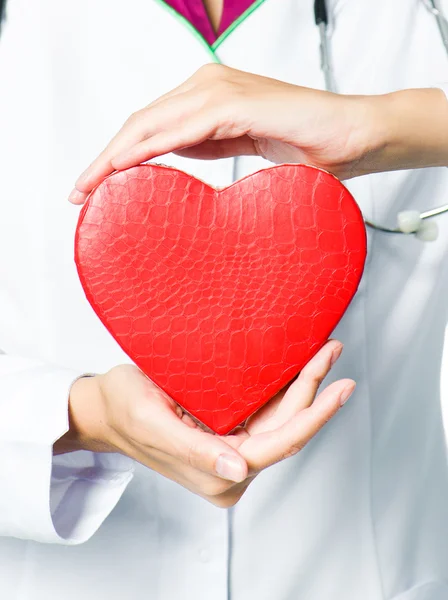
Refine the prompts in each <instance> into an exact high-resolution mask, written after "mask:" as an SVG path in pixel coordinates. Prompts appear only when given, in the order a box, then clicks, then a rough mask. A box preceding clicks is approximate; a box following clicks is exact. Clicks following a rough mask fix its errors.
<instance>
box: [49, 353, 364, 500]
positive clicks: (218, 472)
mask: <svg viewBox="0 0 448 600" xmlns="http://www.w3.org/2000/svg"><path fill="white" fill-rule="evenodd" d="M341 350H342V345H341V344H340V343H339V342H336V341H331V342H328V343H327V344H326V345H325V346H324V347H323V348H322V349H321V350H320V352H318V353H317V354H316V356H315V357H314V358H313V359H312V360H311V361H310V362H309V363H308V364H307V365H306V366H305V367H304V369H303V370H302V372H301V373H300V375H299V376H298V378H297V379H296V380H295V381H294V382H293V383H292V384H291V385H290V387H289V388H288V389H287V391H286V392H285V391H282V392H280V393H279V394H277V396H276V397H274V398H273V399H272V400H270V401H269V402H268V403H267V404H265V405H264V406H263V407H262V408H261V409H260V410H259V411H258V412H257V413H255V414H254V415H253V416H252V417H251V418H249V419H248V420H247V421H246V423H245V425H244V427H239V428H237V429H236V430H235V431H234V432H232V433H231V434H229V435H226V436H218V435H214V434H212V433H208V432H205V431H203V430H202V429H201V428H200V427H198V426H197V425H196V423H195V422H194V421H193V420H192V419H191V417H189V416H188V415H186V414H183V412H182V410H181V409H180V408H179V406H178V405H177V404H176V403H175V402H174V401H173V400H171V398H169V397H168V396H167V395H166V394H165V393H164V392H163V391H162V390H160V389H159V388H158V387H157V386H155V385H154V384H153V383H152V382H151V381H150V380H149V379H148V378H147V377H146V376H145V375H143V373H142V372H141V371H140V370H139V369H137V367H134V366H132V365H123V366H119V367H115V368H114V369H112V370H111V371H109V372H108V373H106V374H105V375H100V376H97V377H92V378H84V379H79V380H78V381H77V382H76V383H75V384H74V385H73V387H72V391H71V394H70V430H69V432H68V433H67V434H66V435H65V436H63V438H61V439H60V440H59V441H58V442H56V444H55V452H56V453H63V452H68V451H72V450H79V449H86V450H91V451H98V452H119V453H122V454H125V455H127V456H129V457H131V458H133V459H135V460H136V461H138V462H140V463H142V464H143V465H145V466H147V467H149V468H150V469H153V470H154V471H157V472H158V473H160V474H162V475H163V476H165V477H168V478H169V479H172V480H173V481H176V482H177V483H179V484H181V485H182V486H184V487H185V488H187V489H189V490H191V491H192V492H194V493H196V494H199V495H200V496H202V497H204V498H206V499H207V500H209V501H210V502H212V503H214V504H216V505H217V506H222V507H228V506H231V505H233V504H235V503H236V502H237V501H238V500H239V498H240V497H241V496H242V494H243V493H244V491H245V490H246V488H247V487H248V485H249V483H250V482H251V481H252V480H253V479H254V478H255V477H256V475H257V474H258V473H260V472H261V471H262V470H263V469H265V468H266V467H268V466H270V465H272V464H274V463H276V462H278V461H280V460H283V459H284V458H286V457H288V456H292V455H293V454H295V453H296V452H298V451H299V450H300V449H301V448H303V446H305V444H306V443H307V442H308V441H309V440H310V439H311V438H312V437H313V436H314V435H315V434H316V433H317V432H318V431H319V430H320V429H321V428H322V427H323V426H324V424H325V423H326V422H327V421H328V420H329V419H331V417H332V416H333V415H334V414H335V413H336V412H337V411H338V410H339V408H340V407H341V405H342V404H343V401H344V400H346V399H347V398H348V396H349V395H350V394H351V393H352V391H353V389H354V387H355V384H354V382H353V381H351V380H347V379H345V380H341V381H337V382H335V383H333V384H331V385H329V386H328V387H327V388H326V389H325V390H323V391H322V392H321V393H320V394H319V395H317V390H318V387H319V385H320V383H321V382H322V380H323V379H324V377H325V376H326V374H327V373H328V371H329V370H330V368H331V365H332V363H334V361H335V360H336V359H337V358H338V356H339V355H340V352H341Z"/></svg>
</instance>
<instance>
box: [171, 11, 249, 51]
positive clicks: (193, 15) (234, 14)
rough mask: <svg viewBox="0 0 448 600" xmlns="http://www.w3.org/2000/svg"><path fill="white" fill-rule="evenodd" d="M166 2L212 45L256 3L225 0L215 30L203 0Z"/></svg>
mask: <svg viewBox="0 0 448 600" xmlns="http://www.w3.org/2000/svg"><path fill="white" fill-rule="evenodd" d="M165 2H166V4H169V5H170V6H171V7H172V8H174V9H175V10H176V11H177V12H178V13H179V14H181V15H182V16H183V17H185V18H186V19H187V21H189V22H190V23H191V24H192V25H193V27H194V28H195V29H196V30H197V31H198V32H199V33H200V34H201V35H202V37H203V38H204V39H205V41H206V42H208V44H210V46H211V45H212V44H213V42H215V41H216V40H217V38H218V37H219V36H220V35H221V34H222V33H223V32H224V31H225V30H226V29H228V28H229V27H230V26H231V25H232V23H233V22H234V21H236V20H237V19H238V17H240V16H241V15H242V14H243V12H244V11H245V10H247V9H248V8H249V6H250V5H251V4H253V3H254V0H224V6H223V10H222V16H221V22H220V24H219V28H218V31H216V32H215V31H214V30H213V27H212V24H211V23H210V19H209V18H208V15H207V11H206V10H205V6H204V3H203V2H202V0H165Z"/></svg>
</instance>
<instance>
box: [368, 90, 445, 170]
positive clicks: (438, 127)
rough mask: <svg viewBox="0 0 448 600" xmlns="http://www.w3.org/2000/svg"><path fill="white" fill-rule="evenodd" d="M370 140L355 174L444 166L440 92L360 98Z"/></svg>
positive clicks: (398, 93) (442, 106) (402, 92)
mask: <svg viewBox="0 0 448 600" xmlns="http://www.w3.org/2000/svg"><path fill="white" fill-rule="evenodd" d="M364 101H365V102H366V104H367V105H368V106H369V112H370V115H371V118H370V125H369V129H370V133H369V136H370V141H369V143H368V149H367V152H366V154H365V156H364V157H363V160H362V161H360V163H359V165H358V167H359V169H360V171H361V172H360V173H357V174H359V175H364V174H367V173H377V172H382V171H394V170H402V169H418V168H423V167H437V166H446V165H448V102H447V99H446V96H445V94H444V92H443V91H442V90H440V89H435V88H434V89H410V90H403V91H398V92H392V93H389V94H383V95H379V96H368V97H364Z"/></svg>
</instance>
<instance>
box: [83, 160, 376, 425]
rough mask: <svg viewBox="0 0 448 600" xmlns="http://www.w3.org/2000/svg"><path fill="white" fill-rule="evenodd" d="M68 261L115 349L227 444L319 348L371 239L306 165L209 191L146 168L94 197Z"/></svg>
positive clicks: (341, 196) (347, 199)
mask: <svg viewBox="0 0 448 600" xmlns="http://www.w3.org/2000/svg"><path fill="white" fill-rule="evenodd" d="M75 256H76V264H77V268H78V273H79V276H80V279H81V282H82V285H83V287H84V290H85V293H86V296H87V298H88V300H89V302H90V304H91V305H92V307H93V309H94V310H95V312H96V314H97V315H98V317H99V318H100V319H101V321H102V322H103V323H104V325H105V326H106V327H107V329H108V330H109V332H110V333H111V334H112V335H113V336H114V338H115V339H116V340H117V342H118V343H119V344H120V346H121V347H122V348H123V350H124V351H125V352H126V353H127V354H128V355H129V356H130V358H131V359H132V360H133V361H134V362H135V363H136V364H137V365H138V366H139V367H140V369H141V370H142V371H143V372H144V373H146V375H148V377H150V378H151V379H152V380H153V381H154V382H155V383H156V384H157V385H158V386H160V387H161V388H162V389H164V390H165V391H166V392H167V393H168V394H169V395H170V396H171V397H172V398H173V399H174V400H176V401H177V402H178V403H179V404H180V405H181V406H182V407H183V408H184V409H185V410H186V411H188V412H189V413H190V414H191V415H193V416H194V417H196V418H197V419H199V420H200V421H201V422H202V423H205V424H206V425H207V426H208V427H210V428H211V429H212V430H213V431H215V432H216V433H219V434H225V433H228V432H229V431H231V430H232V429H233V428H234V427H235V426H236V425H238V424H240V423H242V422H243V421H244V420H245V419H246V418H247V417H248V416H249V415H251V414H252V413H253V412H255V411H256V410H257V409H258V408H259V407H260V406H262V405H263V404H264V403H265V402H266V401H267V400H268V399H269V398H271V397H272V396H273V395H274V394H275V393H276V392H277V391H278V390H280V389H281V388H282V387H283V386H284V385H285V384H286V383H287V382H288V381H290V380H291V378H292V377H294V376H295V375H296V374H297V373H298V371H300V369H301V368H302V367H303V366H304V365H305V364H306V363H307V362H308V361H309V359H310V358H311V357H312V356H313V355H314V354H315V353H316V352H317V351H318V350H319V348H320V347H321V346H322V345H323V344H324V343H325V341H326V340H327V338H328V336H329V335H330V333H331V332H332V330H333V329H334V328H335V326H336V325H337V323H338V322H339V320H340V319H341V317H342V315H343V314H344V312H345V310H346V309H347V306H348V305H349V303H350V301H351V299H352V297H353V295H354V294H355V292H356V289H357V287H358V284H359V281H360V278H361V275H362V271H363V268H364V262H365V256H366V235H365V227H364V222H363V219H362V215H361V212H360V210H359V208H358V206H357V204H356V203H355V201H354V200H353V197H352V196H351V194H350V193H349V192H348V190H347V189H346V188H345V187H344V186H343V185H342V184H341V183H340V182H339V181H338V180H337V179H336V178H335V177H333V176H332V175H330V174H329V173H326V172H325V171H321V170H319V169H316V168H313V167H308V166H304V165H279V166H275V167H272V168H270V169H265V170H262V171H259V172H258V173H255V174H253V175H250V176H248V177H245V178H244V179H242V180H241V181H238V182H236V183H234V184H233V185H231V186H230V187H228V188H225V189H223V190H220V191H217V190H215V189H214V188H211V187H209V186H208V185H206V184H205V183H203V182H201V181H199V180H197V179H195V178H194V177H192V176H191V175H187V174H186V173H183V172H181V171H177V170H176V169H172V168H169V167H162V166H159V165H141V166H139V167H134V168H132V169H129V170H127V171H122V172H119V173H115V174H113V175H112V176H110V177H109V178H108V179H106V180H105V181H104V182H103V183H102V184H101V185H100V186H99V187H98V188H97V189H96V190H95V191H94V192H93V193H92V194H91V196H90V198H89V200H88V202H87V204H86V205H85V206H84V208H83V210H82V212H81V214H80V218H79V223H78V228H77V232H76V241H75Z"/></svg>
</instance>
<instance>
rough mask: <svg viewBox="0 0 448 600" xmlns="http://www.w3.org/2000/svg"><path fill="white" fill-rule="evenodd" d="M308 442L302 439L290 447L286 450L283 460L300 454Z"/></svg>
mask: <svg viewBox="0 0 448 600" xmlns="http://www.w3.org/2000/svg"><path fill="white" fill-rule="evenodd" d="M305 444H306V442H304V441H303V440H300V441H299V442H295V443H294V444H293V445H292V446H290V447H289V448H288V450H287V451H286V452H284V453H283V455H282V458H281V460H285V459H286V458H291V457H292V456H295V455H296V454H298V453H299V452H300V451H301V450H303V448H304V447H305Z"/></svg>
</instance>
